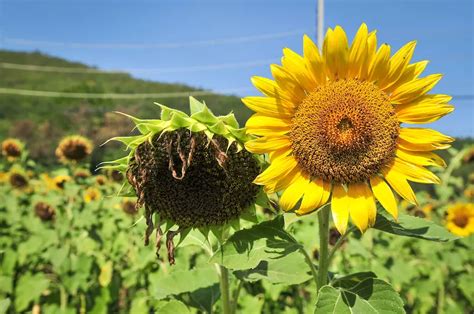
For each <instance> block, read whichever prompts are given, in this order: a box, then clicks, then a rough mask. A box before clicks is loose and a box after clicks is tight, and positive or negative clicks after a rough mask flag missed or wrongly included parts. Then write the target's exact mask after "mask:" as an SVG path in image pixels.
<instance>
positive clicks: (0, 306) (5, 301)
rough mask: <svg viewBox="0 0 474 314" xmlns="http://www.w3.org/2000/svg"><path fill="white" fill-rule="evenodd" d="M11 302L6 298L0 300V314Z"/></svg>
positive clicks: (5, 310) (2, 313) (4, 311)
mask: <svg viewBox="0 0 474 314" xmlns="http://www.w3.org/2000/svg"><path fill="white" fill-rule="evenodd" d="M11 303H12V302H11V301H10V299H8V298H7V299H3V300H1V301H0V314H4V313H6V312H7V310H8V308H9V307H10V304H11Z"/></svg>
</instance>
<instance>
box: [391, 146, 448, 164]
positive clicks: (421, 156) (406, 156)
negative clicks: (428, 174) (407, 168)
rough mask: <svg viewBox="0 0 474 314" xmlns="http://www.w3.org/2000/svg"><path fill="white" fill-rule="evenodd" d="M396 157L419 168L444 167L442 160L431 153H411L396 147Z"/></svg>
mask: <svg viewBox="0 0 474 314" xmlns="http://www.w3.org/2000/svg"><path fill="white" fill-rule="evenodd" d="M396 155H397V157H399V158H401V159H403V160H405V161H408V162H411V163H413V164H415V165H419V166H435V167H446V163H445V162H444V160H443V158H441V157H439V156H438V155H436V154H435V153H432V152H413V151H409V150H405V149H403V148H400V147H398V148H397V150H396Z"/></svg>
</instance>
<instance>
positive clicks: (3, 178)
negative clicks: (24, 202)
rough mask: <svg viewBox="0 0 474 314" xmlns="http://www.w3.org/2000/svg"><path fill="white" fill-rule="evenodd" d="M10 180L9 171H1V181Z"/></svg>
mask: <svg viewBox="0 0 474 314" xmlns="http://www.w3.org/2000/svg"><path fill="white" fill-rule="evenodd" d="M7 181H8V173H6V172H2V171H0V183H4V182H7Z"/></svg>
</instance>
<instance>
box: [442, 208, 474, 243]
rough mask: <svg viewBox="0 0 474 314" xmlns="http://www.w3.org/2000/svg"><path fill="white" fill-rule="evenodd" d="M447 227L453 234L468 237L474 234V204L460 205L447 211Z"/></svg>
mask: <svg viewBox="0 0 474 314" xmlns="http://www.w3.org/2000/svg"><path fill="white" fill-rule="evenodd" d="M446 227H447V228H448V230H449V231H451V232H452V233H453V234H455V235H458V236H460V237H467V236H469V235H471V234H473V233H474V203H458V204H454V205H451V206H450V207H449V208H448V210H447V216H446Z"/></svg>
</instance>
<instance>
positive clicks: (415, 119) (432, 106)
mask: <svg viewBox="0 0 474 314" xmlns="http://www.w3.org/2000/svg"><path fill="white" fill-rule="evenodd" d="M451 98H452V97H450V96H448V95H424V96H422V97H420V98H419V99H417V100H415V101H414V102H411V103H408V104H403V105H398V106H395V113H396V114H397V118H398V119H399V120H400V121H401V122H404V123H417V124H422V123H431V122H434V121H436V120H438V119H439V118H441V117H443V116H444V115H446V114H448V113H450V112H452V111H453V110H454V107H453V106H452V105H449V104H447V103H448V102H449V101H450V100H451Z"/></svg>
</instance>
